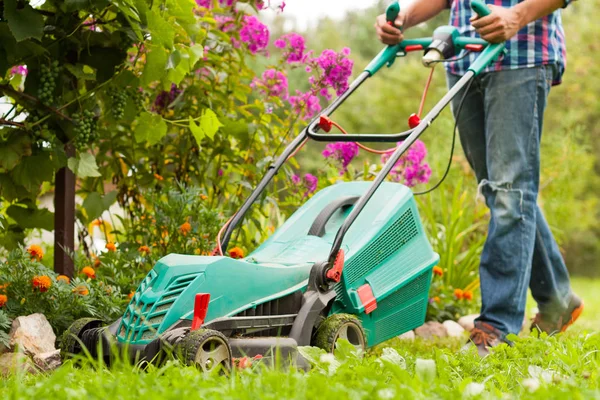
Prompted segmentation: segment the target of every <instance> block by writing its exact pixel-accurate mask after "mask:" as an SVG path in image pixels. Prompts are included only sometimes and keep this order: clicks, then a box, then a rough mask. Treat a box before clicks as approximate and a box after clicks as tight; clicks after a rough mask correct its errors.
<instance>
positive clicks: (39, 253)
mask: <svg viewBox="0 0 600 400" xmlns="http://www.w3.org/2000/svg"><path fill="white" fill-rule="evenodd" d="M27 252H28V253H29V255H30V256H31V259H32V260H37V261H42V258H43V257H44V251H43V250H42V248H41V247H40V246H38V245H37V244H32V245H31V246H29V247H28V248H27Z"/></svg>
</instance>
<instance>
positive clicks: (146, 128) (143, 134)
mask: <svg viewBox="0 0 600 400" xmlns="http://www.w3.org/2000/svg"><path fill="white" fill-rule="evenodd" d="M166 134H167V123H166V122H165V121H164V120H163V119H162V117H161V116H160V115H156V114H150V113H149V112H143V113H142V114H141V115H140V118H139V119H138V124H137V126H136V128H135V140H136V141H137V142H138V143H141V142H147V143H148V144H149V145H151V146H152V145H155V144H156V143H158V142H160V140H161V139H162V138H163V137H164V136H165V135H166Z"/></svg>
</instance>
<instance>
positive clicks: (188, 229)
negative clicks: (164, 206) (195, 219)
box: [179, 222, 192, 236]
mask: <svg viewBox="0 0 600 400" xmlns="http://www.w3.org/2000/svg"><path fill="white" fill-rule="evenodd" d="M191 231H192V225H190V223H189V222H184V223H183V224H181V226H180V227H179V232H181V234H182V235H183V236H187V235H188V233H190V232H191Z"/></svg>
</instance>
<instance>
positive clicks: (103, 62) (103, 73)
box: [80, 46, 127, 83]
mask: <svg viewBox="0 0 600 400" xmlns="http://www.w3.org/2000/svg"><path fill="white" fill-rule="evenodd" d="M126 54H127V53H126V52H125V51H124V50H121V49H118V48H114V47H108V48H107V47H100V46H93V47H90V48H89V49H88V48H86V50H85V51H83V52H81V59H80V61H81V62H82V63H83V64H86V65H89V66H90V67H92V68H94V69H95V70H96V81H97V83H102V82H106V81H107V80H109V79H111V78H112V77H113V76H114V74H115V68H116V67H117V66H118V65H120V64H121V63H122V62H123V60H124V59H125V57H126Z"/></svg>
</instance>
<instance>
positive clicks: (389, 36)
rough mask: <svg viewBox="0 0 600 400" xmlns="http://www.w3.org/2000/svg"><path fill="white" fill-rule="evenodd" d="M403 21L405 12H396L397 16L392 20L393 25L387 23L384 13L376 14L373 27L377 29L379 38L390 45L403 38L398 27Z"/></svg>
mask: <svg viewBox="0 0 600 400" xmlns="http://www.w3.org/2000/svg"><path fill="white" fill-rule="evenodd" d="M405 21H406V14H405V13H403V12H400V14H398V18H396V21H394V26H391V25H389V24H388V22H387V20H386V17H385V14H382V15H380V16H378V17H377V21H376V22H375V29H376V30H377V36H379V40H381V41H382V42H383V43H384V44H387V45H392V46H393V45H396V44H398V43H400V42H401V41H402V40H403V39H404V36H403V35H402V31H401V30H400V29H399V28H401V27H403V26H404V24H405Z"/></svg>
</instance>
